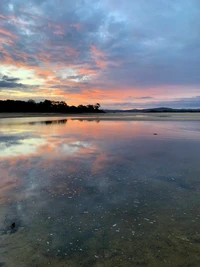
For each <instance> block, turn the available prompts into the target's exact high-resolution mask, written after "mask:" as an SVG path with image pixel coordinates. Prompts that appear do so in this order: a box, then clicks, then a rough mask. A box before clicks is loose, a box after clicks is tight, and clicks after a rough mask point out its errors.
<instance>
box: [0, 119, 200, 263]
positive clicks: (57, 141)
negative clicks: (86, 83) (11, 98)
mask: <svg viewBox="0 0 200 267" xmlns="http://www.w3.org/2000/svg"><path fill="white" fill-rule="evenodd" d="M199 151H200V123H199V122H197V121H196V122H184V121H183V122H167V121H165V122H161V121H159V122H148V121H101V120H92V119H90V120H74V119H73V120H71V119H68V120H67V119H65V118H62V119H61V118H52V119H51V118H25V119H22V118H20V119H4V120H1V121H0V266H5V267H18V266H19V267H27V266H30V267H33V266H34V267H36V266H44V267H45V266H58V267H61V266H71V267H75V266H77V267H78V266H85V267H86V266H87V267H88V266H95V267H100V266H109V267H117V266H123V267H129V266H148V267H153V266H159V267H160V266H161V267H162V266H170V267H171V266H172V267H173V266H192V267H195V266H200V229H199V225H200V208H199V207H200V164H199V162H200V152H199ZM13 223H15V227H11V225H12V224H13Z"/></svg>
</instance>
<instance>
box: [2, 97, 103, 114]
mask: <svg viewBox="0 0 200 267" xmlns="http://www.w3.org/2000/svg"><path fill="white" fill-rule="evenodd" d="M99 107H100V104H99V103H97V104H95V105H87V106H84V105H79V106H78V107H76V106H68V105H67V103H66V102H64V101H51V100H47V99H46V100H44V101H43V102H42V101H41V102H39V103H37V102H35V101H34V100H32V99H29V100H28V101H21V100H9V99H8V100H0V112H53V113H59V112H60V113H90V112H104V111H102V110H99Z"/></svg>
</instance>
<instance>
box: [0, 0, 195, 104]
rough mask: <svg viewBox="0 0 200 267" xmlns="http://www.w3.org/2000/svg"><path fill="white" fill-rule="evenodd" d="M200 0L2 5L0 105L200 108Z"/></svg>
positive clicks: (43, 0) (12, 1) (55, 0)
mask: <svg viewBox="0 0 200 267" xmlns="http://www.w3.org/2000/svg"><path fill="white" fill-rule="evenodd" d="M199 18H200V1H199V0H124V1H121V0H29V1H27V0H0V99H21V100H28V99H34V100H36V101H40V100H44V99H50V100H64V101H66V103H67V104H68V105H79V104H95V103H96V102H98V103H100V104H101V107H102V108H105V109H129V108H146V107H147V108H149V107H159V106H167V107H173V108H200V19H199Z"/></svg>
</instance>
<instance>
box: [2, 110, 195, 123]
mask: <svg viewBox="0 0 200 267" xmlns="http://www.w3.org/2000/svg"><path fill="white" fill-rule="evenodd" d="M37 117H40V118H42V117H48V118H53V117H60V118H63V117H65V118H66V119H68V118H69V119H72V120H127V121H200V112H195V113H193V112H186V113H173V112H169V113H168V112H159V113H142V112H141V113H123V112H122V113H87V114H86V113H85V114H64V113H0V120H1V119H14V118H37Z"/></svg>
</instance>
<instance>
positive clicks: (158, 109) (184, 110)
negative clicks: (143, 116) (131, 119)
mask: <svg viewBox="0 0 200 267" xmlns="http://www.w3.org/2000/svg"><path fill="white" fill-rule="evenodd" d="M104 111H105V112H108V113H109V112H110V113H113V112H114V113H116V112H129V113H130V112H131V113H139V112H140V113H141V112H143V113H148V112H200V109H175V108H167V107H158V108H147V109H128V110H121V109H113V110H109V109H107V110H104Z"/></svg>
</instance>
